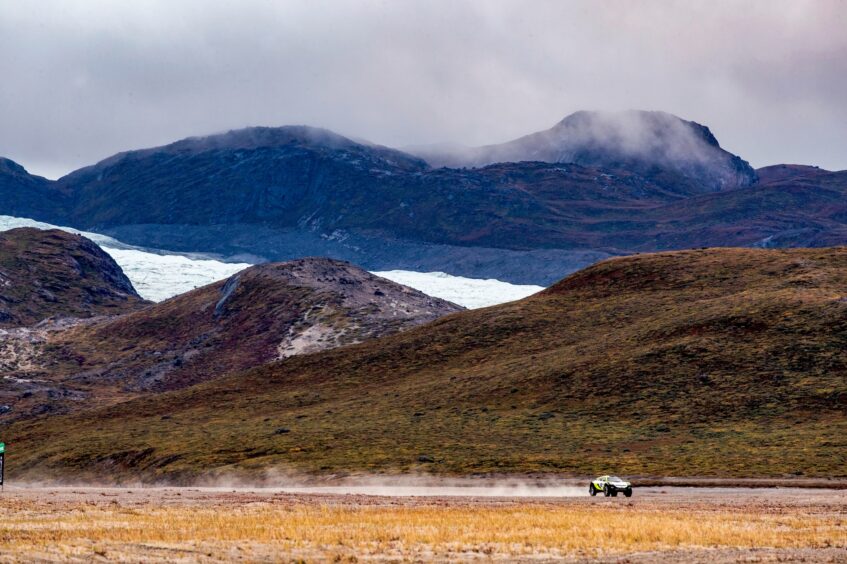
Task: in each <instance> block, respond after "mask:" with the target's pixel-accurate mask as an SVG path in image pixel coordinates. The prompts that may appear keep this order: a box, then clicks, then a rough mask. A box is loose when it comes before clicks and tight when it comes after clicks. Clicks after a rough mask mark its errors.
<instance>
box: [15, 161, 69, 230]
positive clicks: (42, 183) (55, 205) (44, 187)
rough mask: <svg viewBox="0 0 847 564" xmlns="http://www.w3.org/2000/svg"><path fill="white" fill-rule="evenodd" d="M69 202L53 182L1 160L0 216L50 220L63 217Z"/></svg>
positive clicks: (17, 165) (16, 164) (66, 196)
mask: <svg viewBox="0 0 847 564" xmlns="http://www.w3.org/2000/svg"><path fill="white" fill-rule="evenodd" d="M69 201H70V200H69V198H68V195H67V194H65V193H63V192H61V191H60V190H59V189H57V188H56V185H55V184H54V183H53V182H51V181H50V180H47V179H46V178H42V177H40V176H35V175H32V174H29V173H28V172H27V171H26V169H25V168H24V167H22V166H21V165H19V164H18V163H16V162H14V161H12V160H9V159H5V158H3V157H0V214H3V215H13V216H20V217H38V218H39V219H42V220H44V221H50V220H53V219H56V218H58V217H61V216H62V214H63V213H64V210H65V209H66V207H67V205H68V204H69Z"/></svg>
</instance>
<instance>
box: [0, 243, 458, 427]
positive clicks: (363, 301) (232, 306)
mask: <svg viewBox="0 0 847 564" xmlns="http://www.w3.org/2000/svg"><path fill="white" fill-rule="evenodd" d="M462 309H463V308H461V307H460V306H457V305H455V304H452V303H450V302H446V301H444V300H440V299H437V298H433V297H430V296H427V295H426V294H423V293H421V292H419V291H417V290H413V289H411V288H408V287H406V286H401V285H400V284H396V283H394V282H391V281H389V280H385V279H384V278H380V277H377V276H374V275H372V274H370V273H368V272H366V271H364V270H362V269H360V268H357V267H355V266H353V265H351V264H348V263H344V262H339V261H334V260H329V259H322V258H309V259H301V260H296V261H292V262H288V263H278V264H263V265H259V266H254V267H250V268H248V269H246V270H243V271H241V272H239V273H237V274H235V275H234V276H232V277H230V278H229V279H228V280H223V281H220V282H217V283H214V284H211V285H208V286H205V287H203V288H199V289H197V290H193V291H191V292H188V293H186V294H182V295H179V296H177V297H174V298H172V299H170V300H167V301H165V302H162V303H160V304H156V305H153V306H151V307H148V308H146V309H144V310H142V311H138V312H135V313H132V314H130V315H125V316H122V317H118V318H112V319H108V320H104V321H102V322H98V323H91V324H84V325H80V326H77V327H73V328H70V329H68V330H66V331H63V332H61V333H57V334H55V335H52V336H51V337H50V339H49V341H48V343H47V344H46V345H45V346H43V347H42V350H41V352H40V354H39V355H38V356H36V357H34V358H29V359H28V362H27V364H26V365H25V366H20V367H18V369H17V370H16V371H13V372H12V371H10V372H8V373H9V374H10V375H12V376H14V377H15V378H16V379H17V384H16V387H15V390H14V391H13V392H12V393H7V394H6V397H5V398H2V397H0V401H4V403H6V404H7V405H8V406H9V407H10V408H11V410H10V411H9V413H8V414H7V415H6V419H7V420H9V419H13V418H19V417H24V416H28V415H32V414H34V413H39V412H43V411H45V410H48V409H49V410H50V411H51V412H57V411H66V410H68V409H75V408H81V407H82V406H89V405H91V404H96V405H102V404H103V403H109V402H114V401H118V400H121V399H123V400H126V399H127V398H128V397H133V396H136V395H140V394H145V393H151V392H161V391H165V390H173V389H178V388H184V387H187V386H190V385H192V384H196V383H198V382H202V381H206V380H210V379H214V378H218V377H221V376H222V375H225V374H228V373H232V372H236V371H243V370H245V369H247V368H251V367H254V366H257V365H260V364H263V363H266V362H270V361H272V360H276V359H278V358H281V357H282V358H284V357H287V356H292V355H296V354H302V353H308V352H314V351H321V350H324V349H328V348H332V347H338V346H343V345H349V344H352V343H358V342H360V341H364V340H367V339H373V338H375V337H379V336H383V335H388V334H391V333H395V332H397V331H402V330H405V329H408V328H410V327H413V326H415V325H420V324H422V323H426V322H428V321H432V320H434V319H436V318H438V317H441V316H443V315H446V314H449V313H453V312H456V311H460V310H462ZM30 356H32V355H30ZM59 398H66V401H63V400H61V399H59ZM81 398H82V399H84V400H85V401H80V399H81Z"/></svg>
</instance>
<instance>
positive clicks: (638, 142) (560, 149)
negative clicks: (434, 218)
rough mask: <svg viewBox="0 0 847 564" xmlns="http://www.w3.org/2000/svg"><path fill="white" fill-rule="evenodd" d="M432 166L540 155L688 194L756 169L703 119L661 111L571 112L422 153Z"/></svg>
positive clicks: (750, 179)
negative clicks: (544, 124) (529, 130)
mask: <svg viewBox="0 0 847 564" xmlns="http://www.w3.org/2000/svg"><path fill="white" fill-rule="evenodd" d="M419 154H420V155H421V156H422V157H424V158H425V159H426V160H427V162H429V163H430V164H433V165H436V166H451V167H462V166H471V167H479V166H485V165H489V164H492V163H500V162H518V161H543V162H549V163H576V164H580V165H583V166H591V167H598V168H611V169H624V170H629V171H631V172H635V173H638V174H641V175H644V176H648V177H654V178H653V179H654V180H655V181H656V182H657V183H659V184H661V185H663V186H665V187H666V188H668V189H671V190H674V191H677V192H680V193H684V194H687V195H691V194H697V193H703V192H716V191H721V190H729V189H733V188H738V187H744V186H749V185H750V184H753V183H754V182H755V181H756V173H755V171H754V170H753V169H752V168H751V167H750V165H749V164H748V163H747V162H745V161H743V160H742V159H741V158H739V157H737V156H735V155H733V154H731V153H728V152H727V151H725V150H723V149H721V147H720V144H719V143H718V141H717V139H715V136H714V135H712V132H711V131H709V128H708V127H705V126H703V125H700V124H699V123H695V122H692V121H685V120H682V119H680V118H678V117H676V116H674V115H671V114H668V113H665V112H645V111H627V112H585V111H583V112H576V113H574V114H571V115H569V116H567V117H566V118H565V119H563V120H562V121H560V122H559V123H557V124H556V125H554V126H553V127H552V128H550V129H548V130H546V131H540V132H538V133H533V134H530V135H526V136H524V137H521V138H519V139H515V140H514V141H509V142H507V143H502V144H500V145H487V146H485V147H477V148H472V149H465V150H454V151H448V152H439V151H438V150H437V149H435V150H431V151H426V150H424V151H421V152H420V153H419Z"/></svg>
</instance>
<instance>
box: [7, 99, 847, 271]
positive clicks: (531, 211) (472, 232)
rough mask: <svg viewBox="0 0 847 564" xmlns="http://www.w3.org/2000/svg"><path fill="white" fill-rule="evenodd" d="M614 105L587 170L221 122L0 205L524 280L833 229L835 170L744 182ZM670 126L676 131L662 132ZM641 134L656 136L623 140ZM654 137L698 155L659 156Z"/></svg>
mask: <svg viewBox="0 0 847 564" xmlns="http://www.w3.org/2000/svg"><path fill="white" fill-rule="evenodd" d="M597 116H598V114H592V113H588V112H583V113H577V114H574V115H572V116H569V117H567V118H565V119H563V120H562V121H560V122H559V124H558V125H557V126H554V128H553V130H548V131H547V132H539V133H538V134H531V135H530V136H529V137H532V135H541V136H542V141H544V139H547V138H548V137H549V138H550V139H551V141H550V143H553V144H554V145H555V143H558V139H559V137H561V135H564V133H562V132H561V131H560V133H561V135H559V134H556V135H553V134H551V133H550V131H553V132H554V133H555V132H556V131H559V130H562V131H564V132H565V133H567V131H571V130H580V131H581V130H582V129H586V130H589V131H593V130H594V129H595V128H600V129H602V127H600V126H599V125H597V123H598V119H599V120H600V121H599V123H600V125H603V124H605V123H606V122H605V121H603V120H604V119H605V118H602V119H601V118H598V117H597ZM624 116H629V117H627V118H626V119H624V120H623V122H622V123H624V125H626V124H628V123H629V122H630V121H634V122H635V123H636V124H637V127H635V126H633V127H632V128H631V129H632V131H630V127H629V126H626V127H624V126H622V125H620V124H618V125H615V126H614V127H611V126H610V128H609V131H610V133H607V134H604V135H600V136H599V138H600V140H601V141H603V143H607V142H608V140H609V139H612V140H613V141H614V143H613V144H617V145H619V146H620V147H622V148H623V149H626V150H623V149H621V151H618V153H614V152H612V153H609V152H608V151H605V150H604V151H599V152H598V150H595V149H596V147H594V145H591V143H593V141H591V140H592V139H594V137H597V136H596V135H594V137H592V135H593V133H592V134H591V135H588V134H586V135H584V136H583V137H585V139H587V141H585V142H584V143H583V148H584V149H585V150H583V151H582V152H581V153H580V155H581V156H580V159H581V160H583V162H585V163H586V164H573V163H558V162H540V161H521V162H501V163H495V164H489V165H486V166H481V167H479V168H465V169H461V168H432V167H430V166H429V165H428V164H427V163H426V162H425V161H423V160H421V159H420V158H418V157H414V156H412V155H408V154H405V153H402V152H399V151H395V150H393V149H389V148H385V147H379V146H375V145H372V144H368V143H361V142H358V141H353V140H351V139H349V138H347V137H344V136H340V135H337V134H334V133H332V132H329V131H326V130H321V129H315V128H308V127H305V126H288V127H283V128H252V129H251V128H247V129H242V130H234V131H231V132H228V133H223V134H219V135H214V136H207V137H195V138H188V139H184V140H181V141H177V142H175V143H172V144H170V145H164V146H162V147H156V148H150V149H144V150H140V151H130V152H126V153H121V154H119V155H117V156H114V157H111V158H109V159H105V160H104V161H101V162H100V163H98V164H97V165H93V166H92V167H87V168H84V169H81V170H80V171H76V172H74V173H71V174H69V175H67V176H65V177H63V178H62V179H60V180H59V181H58V182H53V183H49V182H48V184H43V183H41V184H39V183H38V182H36V184H37V185H38V186H39V188H38V189H37V190H28V189H25V188H22V187H21V183H20V179H18V180H15V181H14V183H11V181H9V178H11V176H10V175H9V174H6V175H5V176H4V175H2V174H0V193H2V192H3V191H4V188H3V186H4V182H7V183H8V184H7V188H5V190H6V191H7V192H13V193H14V198H8V199H4V200H0V213H7V212H5V209H4V207H3V206H4V204H5V203H6V202H16V201H21V202H23V203H22V204H20V205H18V204H14V205H11V204H6V205H7V206H9V207H10V209H11V208H14V209H15V210H23V211H26V212H31V213H32V217H34V218H35V219H40V218H42V216H46V220H47V221H50V222H51V223H57V224H63V225H69V226H73V227H76V228H79V229H84V230H88V231H97V232H100V233H105V234H108V235H111V236H113V237H115V238H117V239H120V240H122V241H125V242H127V243H130V244H134V245H138V246H142V247H153V248H162V249H169V250H173V251H178V252H207V253H216V254H219V255H223V256H225V257H233V260H237V261H239V262H240V261H243V260H244V258H245V257H249V260H250V261H251V262H262V261H279V260H290V259H294V258H298V257H300V256H306V255H322V256H330V257H334V258H338V259H342V260H349V261H352V262H354V263H356V264H359V265H361V266H363V267H365V268H367V269H369V270H383V271H385V270H395V269H402V270H417V271H440V272H446V273H449V274H454V275H459V276H466V277H472V278H497V279H500V280H504V281H508V282H512V283H518V284H538V285H547V284H550V283H553V282H555V281H556V280H558V279H560V278H561V277H562V276H564V275H566V274H568V273H569V272H573V271H575V270H577V269H579V268H582V267H584V266H587V265H588V264H591V263H592V262H594V261H596V260H598V259H602V258H606V257H608V256H615V255H626V254H629V253H632V252H642V251H657V250H670V249H679V248H691V247H702V246H716V245H721V246H755V245H759V246H763V245H766V246H802V245H833V244H840V243H843V242H845V240H847V239H845V236H844V234H845V232H847V208H845V204H843V203H842V199H843V198H844V197H845V196H847V178H845V177H844V176H843V175H842V174H841V173H838V172H828V171H817V172H813V171H811V170H806V169H803V170H802V171H800V169H797V168H796V167H794V168H791V169H790V170H791V171H793V172H786V171H787V170H789V169H787V168H782V169H779V170H782V172H781V173H777V172H775V171H776V170H777V169H774V168H771V167H768V168H765V169H761V174H762V175H763V180H762V181H756V182H755V183H754V179H755V177H756V175H757V174H758V173H757V172H756V171H753V170H752V169H750V168H749V165H747V164H746V163H743V161H740V160H736V159H740V158H739V157H737V156H735V155H732V154H730V153H727V152H725V151H723V149H720V147H719V144H718V143H717V140H716V138H715V137H714V135H713V134H712V133H711V131H710V130H709V129H708V128H707V127H705V126H701V125H699V124H696V123H694V122H688V121H685V120H682V119H680V118H677V117H675V116H672V115H670V114H664V113H657V112H653V113H651V112H631V113H625V114H624ZM613 121H614V120H613ZM582 122H587V123H588V125H584V124H582ZM615 123H616V122H615ZM556 128H559V129H556ZM581 128H582V129H581ZM621 128H623V129H621ZM619 130H621V131H623V133H621V131H619ZM633 131H634V132H635V133H633ZM680 131H681V132H682V133H680ZM619 133H620V135H619ZM551 135H552V137H550V136H551ZM557 135H559V136H558V137H557ZM545 136H546V137H545ZM679 136H682V138H684V139H686V140H687V141H686V142H685V143H671V141H675V140H676V139H677V138H678V137H679ZM565 137H567V135H565ZM642 137H643V138H644V139H647V140H651V139H652V140H653V141H655V143H654V144H652V145H651V144H650V143H646V144H644V147H646V149H644V148H638V147H641V145H640V144H638V143H634V142H635V141H638V140H639V139H641V138H642ZM589 141H591V143H589ZM545 143H547V141H544V142H543V143H541V144H540V146H541V148H542V149H544V148H545V147H547V145H549V143H547V145H545ZM633 143H634V144H635V146H636V148H638V150H637V151H635V153H632V152H631V151H630V149H631V147H630V145H633ZM651 143H652V141H651ZM607 144H608V143H607ZM601 145H602V143H601ZM677 145H678V147H677ZM667 147H670V148H671V149H673V150H674V151H677V152H678V153H679V152H681V153H682V154H683V156H684V155H685V154H687V152H690V151H693V152H694V153H698V151H701V149H702V155H700V156H699V157H697V158H693V157H692V158H691V159H687V160H686V158H681V157H680V158H677V157H679V155H675V154H671V153H669V154H671V156H673V157H674V158H672V159H670V161H668V162H664V161H662V159H664V158H665V157H664V156H663V154H664V150H665V148H667ZM691 147H693V149H690V148H691ZM548 148H549V147H548ZM554 148H555V147H554ZM642 149H643V150H642ZM689 149H690V151H689ZM695 149H696V150H695ZM545 150H546V149H545ZM633 150H634V149H633ZM669 150H670V149H669ZM627 151H630V152H627ZM638 151H641V153H644V154H643V155H642V154H641V153H639V152H638ZM694 153H692V154H694ZM615 154H617V155H618V157H620V158H619V159H618V158H616V157H615ZM610 155H611V156H610ZM633 155H635V156H634V157H633ZM645 155H646V157H645ZM541 156H543V155H541ZM553 156H556V155H553ZM613 157H614V158H613ZM636 157H637V158H636ZM643 157H644V158H643ZM700 157H702V158H700ZM645 158H646V160H645ZM669 158H670V157H669ZM651 159H652V160H651ZM551 160H556V159H552V158H551ZM591 163H593V164H591ZM599 165H603V166H599ZM689 165H690V168H686V167H689ZM781 166H783V167H784V166H787V165H781ZM703 167H706V169H703ZM703 170H706V172H705V173H702V174H701V172H702V171H703ZM709 171H711V172H709ZM7 177H9V178H7ZM4 178H6V180H4ZM16 178H17V177H16ZM698 178H703V179H705V180H706V182H704V183H702V184H701V183H699V181H698V180H697V179H698ZM733 179H734V180H733ZM733 182H736V184H739V185H738V186H736V187H734V188H733V187H732V183H733ZM38 190H40V192H39V191H38ZM0 195H2V194H0ZM15 198H17V199H18V200H16V199H15ZM26 202H29V203H26ZM48 204H49V205H48ZM46 205H47V207H48V208H49V209H44V208H45V206H46ZM16 213H17V212H16ZM28 217H29V216H28Z"/></svg>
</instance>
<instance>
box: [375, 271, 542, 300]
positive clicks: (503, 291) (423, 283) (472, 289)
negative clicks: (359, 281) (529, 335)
mask: <svg viewBox="0 0 847 564" xmlns="http://www.w3.org/2000/svg"><path fill="white" fill-rule="evenodd" d="M373 274H376V275H377V276H382V277H383V278H387V279H389V280H391V281H392V282H397V283H398V284H403V285H404V286H409V287H410V288H414V289H415V290H420V291H421V292H423V293H424V294H429V295H430V296H434V297H436V298H441V299H442V300H447V301H448V302H453V303H454V304H459V305H460V306H464V307H466V308H468V309H477V308H481V307H488V306H492V305H497V304H502V303H505V302H513V301H515V300H520V299H522V298H525V297H527V296H531V295H532V294H535V293H536V292H540V291H541V290H543V289H544V287H543V286H531V285H522V284H510V283H508V282H503V281H502V280H497V279H495V278H488V279H480V278H465V277H463V276H453V275H452V274H447V273H444V272H414V271H412V270H387V271H382V272H374V273H373Z"/></svg>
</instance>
